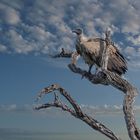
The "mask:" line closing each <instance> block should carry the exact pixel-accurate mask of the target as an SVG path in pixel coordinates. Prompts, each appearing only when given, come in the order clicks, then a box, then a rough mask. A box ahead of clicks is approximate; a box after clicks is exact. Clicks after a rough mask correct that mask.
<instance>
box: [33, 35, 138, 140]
mask: <svg viewBox="0 0 140 140" xmlns="http://www.w3.org/2000/svg"><path fill="white" fill-rule="evenodd" d="M105 40H106V46H105V48H104V51H103V56H102V67H101V68H102V71H99V72H98V73H97V74H91V73H89V72H87V71H85V70H82V69H81V68H79V67H77V66H76V65H75V64H69V65H68V67H69V69H70V70H71V71H72V72H74V73H76V74H80V75H82V76H83V75H84V77H85V78H86V79H87V80H89V81H90V82H91V83H93V84H102V85H106V86H107V85H111V86H113V87H115V88H117V89H118V90H120V91H122V93H124V101H123V112H124V118H125V122H126V127H127V130H128V135H129V137H130V139H131V140H140V130H139V128H138V127H137V124H136V120H135V116H134V110H133V103H134V99H135V97H136V95H137V94H138V92H137V89H136V88H135V87H134V86H132V85H131V84H130V83H129V82H128V81H127V80H125V79H123V78H122V77H121V76H119V75H118V74H116V73H113V72H111V71H108V70H107V69H106V66H107V63H108V48H109V45H110V43H111V40H110V34H109V33H106V39H105ZM64 54H65V53H64ZM64 54H63V55H62V57H64ZM71 55H72V54H70V55H69V56H71ZM75 61H76V60H75ZM55 90H58V91H59V92H60V94H61V95H62V96H64V97H65V98H66V99H67V100H68V102H69V103H70V104H71V105H72V106H73V108H70V107H69V106H68V105H67V104H65V103H63V102H62V101H60V99H59V97H58V95H56V94H55V100H54V102H52V103H46V104H43V105H40V106H37V107H36V108H35V109H37V110H39V109H42V108H49V107H52V106H53V107H58V108H61V109H62V110H64V111H67V112H69V113H70V114H71V115H73V116H74V117H76V118H78V119H80V120H82V121H84V122H85V123H86V124H88V125H89V126H91V127H92V128H93V129H95V130H97V131H99V132H101V133H102V134H104V135H106V136H107V137H108V138H110V139H111V140H120V138H118V137H117V136H116V135H115V134H114V133H113V132H112V131H111V130H110V129H109V128H107V127H106V126H105V125H103V124H102V123H100V122H99V121H97V120H95V119H94V118H92V117H90V116H88V115H87V114H85V113H83V112H82V110H81V108H80V106H79V105H78V104H77V103H76V101H75V100H74V99H72V97H71V96H70V94H68V93H67V92H66V91H65V90H64V89H63V88H62V87H60V86H59V85H57V84H53V85H51V86H49V87H46V88H44V89H43V90H42V91H41V92H40V93H39V95H38V98H40V97H42V95H44V94H48V93H50V92H53V91H55Z"/></svg>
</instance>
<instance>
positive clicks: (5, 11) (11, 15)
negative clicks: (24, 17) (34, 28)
mask: <svg viewBox="0 0 140 140" xmlns="http://www.w3.org/2000/svg"><path fill="white" fill-rule="evenodd" d="M0 12H1V14H0V17H1V20H3V21H5V23H6V24H10V25H16V24H18V23H19V22H20V15H19V13H18V11H16V9H13V8H12V7H9V6H8V5H4V4H2V3H0Z"/></svg>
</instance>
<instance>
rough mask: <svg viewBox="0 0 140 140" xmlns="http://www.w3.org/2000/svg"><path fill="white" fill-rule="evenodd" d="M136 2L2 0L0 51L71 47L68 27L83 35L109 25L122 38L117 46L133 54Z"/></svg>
mask: <svg viewBox="0 0 140 140" xmlns="http://www.w3.org/2000/svg"><path fill="white" fill-rule="evenodd" d="M106 3H108V4H106ZM138 5H140V2H139V0H133V1H130V0H123V1H122V0H117V1H112V0H107V2H105V1H103V0H99V1H97V0H87V1H85V0H81V1H79V0H78V1H75V0H71V1H68V0H67V1H64V0H59V1H57V0H41V1H31V2H30V5H29V4H28V3H27V2H26V1H14V2H12V3H11V2H10V0H6V1H4V0H2V1H1V2H0V13H1V14H0V23H1V24H0V31H1V32H0V33H1V38H0V44H6V45H5V46H1V47H0V52H9V51H10V52H12V53H23V54H28V53H31V52H34V53H35V54H36V53H38V54H42V53H43V54H49V53H51V54H52V53H55V52H57V51H59V50H60V48H61V47H64V48H66V49H68V50H73V49H74V39H75V37H74V36H73V34H72V32H71V30H72V29H74V28H77V27H82V28H83V30H84V32H85V34H86V35H89V36H95V37H97V36H102V37H103V33H104V31H105V30H106V29H107V28H108V27H109V28H110V29H111V31H112V35H113V38H114V39H115V41H117V42H123V43H122V44H123V45H121V46H123V47H124V49H122V48H121V47H120V46H119V48H121V50H125V53H128V54H129V55H130V53H131V54H132V53H134V55H133V57H134V56H135V53H136V51H137V49H136V48H134V47H133V45H135V46H139V45H140V33H139V32H140V26H139V23H140V14H139V10H140V7H139V6H138ZM24 6H25V7H24ZM115 33H116V34H117V33H119V34H120V37H118V36H117V37H116V36H115V35H116V34H115ZM115 37H116V38H115ZM117 42H116V43H117ZM128 43H129V44H128ZM117 44H119V43H117ZM126 46H129V47H130V48H128V47H126ZM132 48H134V49H132ZM130 49H131V50H130Z"/></svg>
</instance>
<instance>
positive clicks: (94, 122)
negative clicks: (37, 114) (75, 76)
mask: <svg viewBox="0 0 140 140" xmlns="http://www.w3.org/2000/svg"><path fill="white" fill-rule="evenodd" d="M56 90H57V91H59V93H60V94H61V95H62V96H64V97H65V98H66V99H67V101H68V102H69V103H70V104H71V105H72V106H73V108H70V107H68V106H67V105H66V104H64V103H62V102H61V101H60V99H59V98H58V96H56V94H55V99H54V102H52V103H46V104H43V105H40V106H37V107H35V109H36V110H40V109H44V108H49V107H57V108H61V109H62V110H63V111H66V112H69V113H70V114H71V115H72V116H74V117H76V118H78V119H80V120H82V121H83V122H85V123H86V124H88V125H89V126H90V127H92V128H93V129H95V130H97V131H99V132H101V133H102V134H104V135H106V136H107V137H108V138H110V139H111V140H120V139H119V138H118V137H117V136H116V135H115V134H114V133H113V132H112V131H111V130H110V129H109V128H107V127H106V126H105V125H103V124H102V123H100V122H98V121H97V120H95V119H94V118H92V117H90V116H88V115H87V114H85V113H83V112H82V110H81V108H80V106H79V105H78V104H77V103H76V101H74V100H73V99H72V97H71V96H70V94H68V92H67V91H65V89H63V88H62V87H60V86H59V85H58V84H53V85H51V86H49V87H46V88H44V89H43V90H42V91H41V92H40V93H39V95H38V96H37V99H40V98H41V97H42V96H43V95H45V94H48V93H52V92H53V91H56Z"/></svg>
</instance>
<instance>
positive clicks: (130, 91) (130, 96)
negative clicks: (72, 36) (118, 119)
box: [68, 64, 140, 140]
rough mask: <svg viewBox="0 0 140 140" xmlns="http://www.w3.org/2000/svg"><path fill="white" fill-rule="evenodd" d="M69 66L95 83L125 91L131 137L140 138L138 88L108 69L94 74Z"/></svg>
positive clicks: (126, 112)
mask: <svg viewBox="0 0 140 140" xmlns="http://www.w3.org/2000/svg"><path fill="white" fill-rule="evenodd" d="M68 67H69V68H70V70H71V71H72V72H74V73H77V74H80V75H84V77H85V78H86V79H88V80H89V81H90V82H91V83H93V84H103V85H111V86H113V87H115V88H117V89H119V90H121V91H122V92H123V93H124V102H123V111H124V115H125V116H124V117H125V121H126V126H127V130H128V134H129V137H130V139H131V140H140V130H139V129H138V127H137V125H136V120H135V117H134V111H133V102H134V98H135V96H136V95H137V94H138V93H137V89H136V88H135V87H133V86H132V85H131V84H130V83H129V82H128V81H127V80H125V79H123V78H122V77H120V76H119V75H118V74H115V73H112V72H110V71H108V70H103V71H99V72H98V73H97V74H96V75H94V74H89V73H88V72H86V71H85V70H82V69H80V68H78V67H76V66H75V65H72V64H69V65H68Z"/></svg>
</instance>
